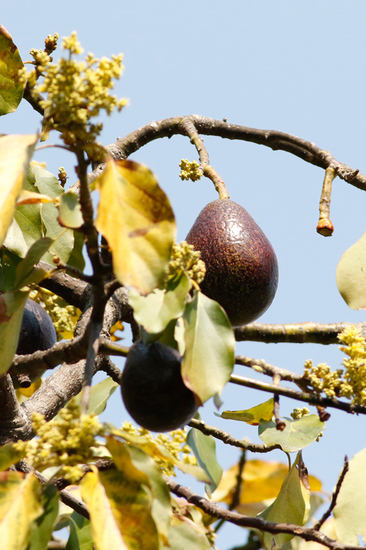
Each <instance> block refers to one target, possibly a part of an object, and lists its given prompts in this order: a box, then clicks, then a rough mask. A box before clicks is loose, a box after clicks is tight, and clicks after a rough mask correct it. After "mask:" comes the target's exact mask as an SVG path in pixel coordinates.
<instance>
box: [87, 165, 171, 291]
mask: <svg viewBox="0 0 366 550" xmlns="http://www.w3.org/2000/svg"><path fill="white" fill-rule="evenodd" d="M95 184H96V187H97V189H99V192H100V202H99V207H98V216H97V219H96V221H95V225H96V227H97V229H98V231H99V232H100V233H101V234H102V235H103V236H104V237H105V238H106V239H107V241H108V245H109V247H110V249H111V251H112V256H113V270H114V273H115V276H116V278H117V279H118V281H119V282H120V283H121V284H123V285H126V286H132V287H134V288H136V289H137V290H139V292H141V293H143V294H148V293H149V292H151V291H152V290H153V289H154V288H156V287H159V286H160V285H161V284H162V283H163V282H164V279H165V270H166V267H167V265H168V262H169V258H170V252H171V247H172V244H173V242H174V238H175V233H176V226H175V220H174V214H173V211H172V208H171V206H170V203H169V201H168V198H167V197H166V195H165V193H164V192H163V191H162V190H161V189H160V187H159V186H158V183H157V181H156V178H155V176H154V175H153V174H152V172H151V171H150V170H149V169H148V168H147V167H146V166H143V165H142V164H137V163H136V162H132V161H128V160H123V161H113V160H109V161H108V162H107V166H106V169H105V171H104V172H103V173H102V174H101V175H100V176H99V177H98V178H97V179H96V180H95Z"/></svg>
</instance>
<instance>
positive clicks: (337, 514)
mask: <svg viewBox="0 0 366 550" xmlns="http://www.w3.org/2000/svg"><path fill="white" fill-rule="evenodd" d="M333 514H334V522H335V530H336V533H337V536H338V538H339V540H340V541H341V542H342V543H343V544H346V545H354V546H357V545H358V544H359V542H358V536H360V537H363V541H364V542H366V522H365V518H366V449H363V450H362V451H360V452H359V453H357V454H356V455H355V456H354V457H353V458H352V459H351V460H350V461H349V470H348V472H347V473H346V476H345V478H344V480H343V483H342V487H341V490H340V492H339V495H338V498H337V504H336V506H335V508H334V511H333Z"/></svg>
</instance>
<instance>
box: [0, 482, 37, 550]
mask: <svg viewBox="0 0 366 550" xmlns="http://www.w3.org/2000/svg"><path fill="white" fill-rule="evenodd" d="M40 499H41V485H40V483H39V481H38V479H37V478H36V477H35V476H34V475H33V474H28V475H27V476H26V477H25V478H24V477H23V476H22V475H21V474H18V472H1V473H0V540H1V547H2V548H4V549H6V550H25V549H26V548H28V543H29V539H30V532H31V527H32V523H33V522H34V520H35V519H36V518H37V517H38V516H40V515H41V514H42V512H43V508H42V506H41V502H40Z"/></svg>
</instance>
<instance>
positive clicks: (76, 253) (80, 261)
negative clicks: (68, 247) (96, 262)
mask: <svg viewBox="0 0 366 550" xmlns="http://www.w3.org/2000/svg"><path fill="white" fill-rule="evenodd" d="M83 247H84V235H83V234H82V233H80V232H79V231H74V248H73V249H72V251H71V254H70V257H69V259H68V261H67V263H68V265H71V266H72V267H76V269H79V271H84V268H85V259H84V256H83Z"/></svg>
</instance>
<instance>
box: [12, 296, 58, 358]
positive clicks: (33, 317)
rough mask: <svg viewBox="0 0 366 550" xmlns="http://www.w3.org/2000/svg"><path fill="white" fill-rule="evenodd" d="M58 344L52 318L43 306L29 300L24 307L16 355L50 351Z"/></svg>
mask: <svg viewBox="0 0 366 550" xmlns="http://www.w3.org/2000/svg"><path fill="white" fill-rule="evenodd" d="M56 342H57V336H56V331H55V327H54V326H53V323H52V320H51V317H50V316H49V315H48V313H47V311H45V310H44V309H43V307H42V306H40V305H39V304H37V302H35V301H34V300H31V299H29V298H28V300H27V301H26V303H25V306H24V313H23V318H22V324H21V327H20V334H19V342H18V347H17V351H16V353H17V354H18V355H27V354H29V353H34V352H35V351H38V350H41V351H43V350H46V349H49V348H51V347H52V346H53V344H55V343H56Z"/></svg>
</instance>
